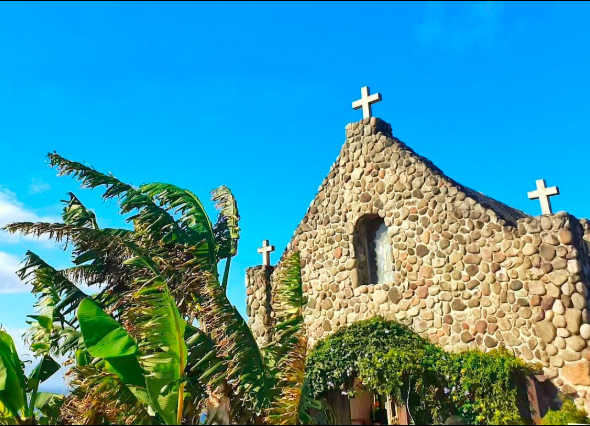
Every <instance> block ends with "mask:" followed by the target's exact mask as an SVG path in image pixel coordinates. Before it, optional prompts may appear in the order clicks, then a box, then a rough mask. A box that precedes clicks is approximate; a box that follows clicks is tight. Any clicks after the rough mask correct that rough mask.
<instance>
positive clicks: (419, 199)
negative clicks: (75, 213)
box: [287, 118, 590, 402]
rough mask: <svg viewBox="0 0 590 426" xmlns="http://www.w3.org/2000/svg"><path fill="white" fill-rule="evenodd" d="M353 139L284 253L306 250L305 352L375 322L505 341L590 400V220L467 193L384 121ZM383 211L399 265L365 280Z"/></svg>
mask: <svg viewBox="0 0 590 426" xmlns="http://www.w3.org/2000/svg"><path fill="white" fill-rule="evenodd" d="M346 135H347V140H346V143H345V144H344V147H343V148H342V151H341V153H340V155H339V157H338V159H337V160H336V162H335V163H334V165H333V166H332V168H331V170H330V172H329V174H328V177H327V178H326V179H325V180H324V182H323V183H322V185H321V186H320V189H319V193H318V195H317V196H316V198H315V199H314V200H313V202H312V204H311V206H310V208H309V210H308V212H307V214H306V215H305V217H304V219H303V220H302V222H301V224H300V225H299V227H298V228H297V230H296V232H295V235H294V237H293V239H292V241H291V243H290V244H289V247H288V248H287V252H288V251H290V250H299V251H300V253H301V259H302V276H303V282H304V291H305V292H307V294H308V299H309V302H308V305H307V307H306V309H305V323H306V326H307V328H308V335H309V340H310V345H313V344H315V343H317V341H318V340H320V339H322V338H324V337H326V336H328V335H330V334H332V333H334V332H335V331H337V330H338V329H339V328H341V327H343V326H346V325H348V324H351V323H354V322H355V321H359V320H363V319H367V318H370V317H373V316H376V315H380V316H383V317H385V318H388V319H394V320H397V321H399V322H402V323H404V324H407V325H408V326H410V327H411V328H413V329H414V330H415V331H416V332H418V333H420V334H422V335H423V336H425V337H426V338H428V339H429V340H430V341H431V342H433V343H436V344H438V345H440V346H442V347H444V348H445V349H447V350H449V351H462V350H464V349H467V348H481V349H484V350H489V349H492V348H497V347H499V346H500V345H502V346H505V347H506V348H508V349H509V350H511V351H513V352H514V353H515V354H516V355H517V356H521V357H523V358H524V359H526V360H527V361H531V362H539V363H541V364H542V365H543V366H544V368H545V371H546V373H547V375H548V376H549V377H551V378H552V379H554V383H555V384H556V385H558V386H560V387H561V388H562V390H564V391H565V392H566V393H572V392H578V397H580V398H584V397H585V396H586V391H587V390H590V388H585V386H588V385H590V364H589V363H588V361H587V360H590V349H589V347H588V342H589V339H590V325H589V324H588V321H589V315H588V310H587V301H588V283H589V282H590V281H589V280H588V277H590V255H589V254H588V247H589V245H588V242H590V229H589V227H588V223H587V221H586V222H584V221H578V220H577V219H575V218H573V217H572V216H569V215H567V214H566V213H559V214H557V215H554V216H541V217H538V218H532V217H528V216H527V215H525V214H524V213H522V212H520V211H518V210H515V209H512V208H510V207H508V206H506V205H504V204H502V203H499V202H498V201H495V200H493V199H491V198H488V197H486V196H484V195H482V194H480V193H477V192H475V191H473V190H470V189H469V188H466V187H463V186H461V185H460V184H458V183H457V182H454V181H453V180H451V179H450V178H448V177H446V176H445V175H444V174H443V173H442V172H441V171H440V170H439V169H438V168H436V167H435V166H434V165H433V164H432V163H430V162H429V161H428V160H426V159H425V158H422V157H420V156H418V155H417V154H416V153H414V152H413V151H412V150H411V149H409V148H408V147H407V146H406V145H405V144H403V143H402V142H401V141H399V140H398V139H396V138H394V137H393V136H392V135H391V128H390V126H389V125H388V124H387V123H385V122H383V121H381V120H378V119H375V118H371V119H370V120H369V119H365V120H363V121H361V122H359V123H353V124H351V125H348V126H347V128H346ZM377 216H379V217H381V218H383V219H384V221H385V224H386V225H387V227H388V235H389V238H390V244H391V247H392V254H393V259H394V262H395V265H394V274H393V279H392V280H391V282H387V283H384V284H380V285H374V284H373V283H369V282H367V276H368V274H367V273H366V268H367V266H366V262H367V259H366V254H365V253H366V251H365V250H364V249H363V247H362V246H363V244H362V239H363V235H362V232H363V223H364V221H365V220H366V218H370V217H377ZM578 402H581V400H579V401H578Z"/></svg>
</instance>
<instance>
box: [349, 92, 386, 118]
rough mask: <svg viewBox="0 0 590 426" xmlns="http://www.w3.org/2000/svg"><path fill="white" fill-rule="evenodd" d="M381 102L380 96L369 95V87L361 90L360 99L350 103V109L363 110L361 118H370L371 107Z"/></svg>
mask: <svg viewBox="0 0 590 426" xmlns="http://www.w3.org/2000/svg"><path fill="white" fill-rule="evenodd" d="M377 102H381V94H380V93H375V94H374V95H369V86H365V87H363V88H362V89H361V98H360V99H359V100H358V101H354V102H353V103H352V109H361V108H362V109H363V118H370V117H371V105H373V104H376V103H377Z"/></svg>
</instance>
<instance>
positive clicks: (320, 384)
mask: <svg viewBox="0 0 590 426" xmlns="http://www.w3.org/2000/svg"><path fill="white" fill-rule="evenodd" d="M536 372H538V368H537V367H536V366H531V365H528V364H526V363H525V362H523V361H521V360H520V359H517V358H515V357H514V356H513V355H511V354H510V353H508V352H507V351H506V350H495V351H492V352H490V353H483V352H480V351H467V352H464V353H461V354H449V353H447V352H445V351H443V350H442V349H441V348H439V347H437V346H435V345H433V344H431V343H429V342H428V341H426V340H425V339H423V338H421V337H420V336H418V335H417V334H416V333H414V332H413V331H411V330H410V329H408V328H407V327H404V326H402V325H400V324H398V323H396V322H393V321H385V320H383V319H381V318H373V319H371V320H367V321H362V322H359V323H356V324H353V325H351V326H350V327H348V328H345V329H342V330H340V331H339V332H337V333H336V334H334V335H333V336H331V337H329V338H328V339H326V340H323V341H321V342H320V343H319V344H318V345H317V346H316V347H315V348H314V350H313V351H312V352H311V354H310V356H309V358H308V365H307V371H306V375H307V382H308V383H309V386H310V388H311V390H312V392H313V394H314V395H315V396H319V395H321V394H324V393H326V392H328V391H333V390H337V391H340V392H342V393H344V394H348V395H352V394H353V389H352V385H353V383H354V379H355V378H356V377H358V378H359V379H360V380H361V381H362V382H363V384H364V385H365V386H366V387H367V388H368V389H369V390H371V391H373V392H375V393H377V394H380V395H384V396H385V395H391V396H393V397H394V398H395V399H396V400H398V401H402V402H404V403H406V402H407V401H409V404H408V405H409V410H410V413H411V415H412V417H413V419H414V421H415V422H416V424H433V423H434V424H442V423H444V422H445V420H446V419H447V418H449V417H450V416H461V417H463V418H465V419H467V420H468V421H469V422H470V423H471V424H518V423H522V421H523V420H522V418H521V413H520V410H519V407H521V406H526V405H528V399H527V395H526V389H524V388H523V386H522V383H525V382H524V379H525V377H526V375H529V374H533V373H536Z"/></svg>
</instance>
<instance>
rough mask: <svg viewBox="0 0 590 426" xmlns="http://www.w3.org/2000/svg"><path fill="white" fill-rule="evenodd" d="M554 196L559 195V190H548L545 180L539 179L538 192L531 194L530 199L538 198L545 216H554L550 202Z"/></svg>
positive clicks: (556, 188) (552, 188) (554, 187)
mask: <svg viewBox="0 0 590 426" xmlns="http://www.w3.org/2000/svg"><path fill="white" fill-rule="evenodd" d="M554 195H559V188H558V187H556V186H552V187H551V188H547V184H546V183H545V179H539V180H538V181H537V190H536V191H531V192H529V199H530V200H536V199H537V198H538V199H539V201H540V202H541V211H542V212H543V214H553V210H552V209H551V201H549V197H552V196H554Z"/></svg>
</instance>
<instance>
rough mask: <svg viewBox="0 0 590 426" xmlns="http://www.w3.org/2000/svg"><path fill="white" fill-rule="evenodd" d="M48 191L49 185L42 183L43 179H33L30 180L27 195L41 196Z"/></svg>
mask: <svg viewBox="0 0 590 426" xmlns="http://www.w3.org/2000/svg"><path fill="white" fill-rule="evenodd" d="M50 189H51V185H49V184H48V183H47V182H44V181H43V179H38V178H33V179H31V184H30V185H29V194H31V195H37V194H42V193H43V192H47V191H49V190H50Z"/></svg>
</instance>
